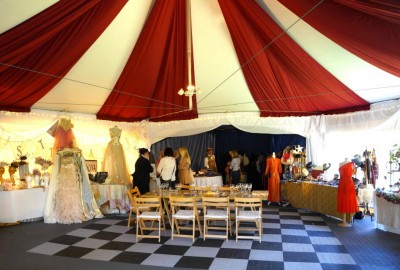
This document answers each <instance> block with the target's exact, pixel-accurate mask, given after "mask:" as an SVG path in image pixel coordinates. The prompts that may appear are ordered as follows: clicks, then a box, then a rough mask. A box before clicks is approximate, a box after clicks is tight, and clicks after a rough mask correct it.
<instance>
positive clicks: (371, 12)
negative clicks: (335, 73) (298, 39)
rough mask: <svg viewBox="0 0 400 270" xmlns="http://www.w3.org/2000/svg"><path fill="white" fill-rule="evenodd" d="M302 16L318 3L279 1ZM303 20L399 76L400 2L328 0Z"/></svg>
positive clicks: (376, 64)
mask: <svg viewBox="0 0 400 270" xmlns="http://www.w3.org/2000/svg"><path fill="white" fill-rule="evenodd" d="M278 1H279V2H280V3H282V4H283V5H284V6H285V7H287V8H288V9H290V10H291V11H292V12H293V13H295V14H296V15H297V16H299V17H302V16H303V15H304V14H306V13H307V12H308V11H309V10H310V9H311V8H313V7H314V6H315V5H317V4H318V3H319V2H320V1H319V0H296V1H292V0H278ZM303 20H304V21H306V22H307V23H308V24H310V25H311V26H312V27H314V28H315V29H316V30H318V31H319V32H321V34H323V35H325V36H326V37H328V38H330V39H331V40H332V41H334V42H336V43H337V44H339V45H340V46H342V47H343V48H345V49H346V50H348V51H350V52H351V53H353V54H355V55H357V56H358V57H360V58H361V59H363V60H365V61H367V62H369V63H370V64H372V65H375V66H377V67H379V68H381V69H383V70H385V71H386V72H389V73H391V74H393V75H395V76H397V77H400V48H399V41H400V1H398V0H379V1H378V0H325V1H323V2H322V3H320V4H318V6H317V7H316V8H315V9H313V10H312V11H311V12H310V13H309V14H307V15H306V16H304V18H303Z"/></svg>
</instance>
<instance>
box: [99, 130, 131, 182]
mask: <svg viewBox="0 0 400 270" xmlns="http://www.w3.org/2000/svg"><path fill="white" fill-rule="evenodd" d="M109 131H110V136H111V141H110V142H109V143H108V145H107V148H106V151H105V152H104V167H103V171H105V172H108V179H109V181H107V183H110V184H119V185H131V177H130V174H129V171H128V166H127V165H126V159H125V152H124V148H123V147H122V145H121V143H120V141H119V139H120V137H121V133H122V130H121V129H119V128H118V127H113V128H110V129H109Z"/></svg>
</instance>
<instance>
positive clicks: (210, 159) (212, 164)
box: [204, 147, 217, 172]
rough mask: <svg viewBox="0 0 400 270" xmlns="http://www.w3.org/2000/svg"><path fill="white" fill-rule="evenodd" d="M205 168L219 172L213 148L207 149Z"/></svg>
mask: <svg viewBox="0 0 400 270" xmlns="http://www.w3.org/2000/svg"><path fill="white" fill-rule="evenodd" d="M204 167H205V168H206V169H207V170H211V171H213V172H217V162H216V161H215V156H214V154H213V149H212V148H211V147H208V148H207V156H206V157H205V158H204Z"/></svg>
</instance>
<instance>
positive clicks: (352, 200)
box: [337, 158, 358, 227]
mask: <svg viewBox="0 0 400 270" xmlns="http://www.w3.org/2000/svg"><path fill="white" fill-rule="evenodd" d="M339 173H340V181H339V186H338V196H337V211H338V212H339V213H343V221H342V223H339V224H338V225H339V226H342V227H349V226H351V225H350V224H349V223H347V220H346V214H354V213H355V212H357V211H358V202H357V196H356V189H355V187H354V183H353V179H352V176H353V174H354V173H355V165H354V163H353V162H352V161H351V160H350V159H348V158H345V160H344V161H342V162H340V164H339ZM349 221H351V220H349Z"/></svg>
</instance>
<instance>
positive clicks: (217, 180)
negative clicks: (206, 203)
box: [194, 175, 223, 187]
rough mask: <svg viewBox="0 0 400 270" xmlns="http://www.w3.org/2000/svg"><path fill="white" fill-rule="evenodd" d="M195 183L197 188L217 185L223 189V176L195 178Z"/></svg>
mask: <svg viewBox="0 0 400 270" xmlns="http://www.w3.org/2000/svg"><path fill="white" fill-rule="evenodd" d="M194 183H195V185H196V186H213V185H217V186H220V187H222V186H223V184H222V176H221V175H216V176H195V177H194Z"/></svg>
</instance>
